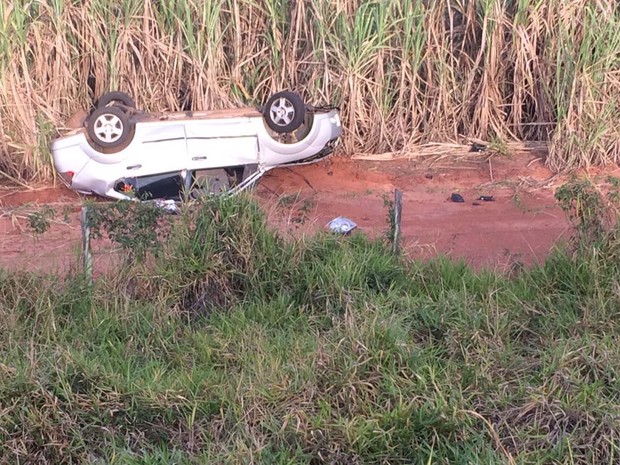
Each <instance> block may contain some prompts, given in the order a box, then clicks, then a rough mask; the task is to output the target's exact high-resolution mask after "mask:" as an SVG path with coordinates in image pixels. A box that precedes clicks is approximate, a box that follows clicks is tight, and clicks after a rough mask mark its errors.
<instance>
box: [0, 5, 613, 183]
mask: <svg viewBox="0 0 620 465" xmlns="http://www.w3.org/2000/svg"><path fill="white" fill-rule="evenodd" d="M615 5H616V2H614V1H612V0H600V1H596V2H592V1H587V0H550V1H547V2H541V1H534V0H519V1H514V2H513V1H511V2H507V1H504V0H475V1H468V2H463V1H455V0H450V1H445V2H427V1H423V0H398V1H392V2H381V1H370V0H364V1H362V0H334V1H327V0H321V1H317V2H303V1H298V2H288V1H283V0H261V1H258V0H223V1H221V2H204V1H198V0H180V1H167V0H166V1H153V0H147V1H143V0H139V1H138V0H123V1H122V2H117V1H112V0H89V1H86V2H73V1H65V0H46V1H42V2H30V1H26V0H5V1H3V2H2V4H1V5H0V104H1V106H0V141H1V142H0V149H1V150H2V154H3V156H2V158H0V171H2V173H4V175H8V176H11V177H14V178H18V179H23V180H28V179H39V178H45V177H49V176H50V174H51V166H50V163H49V153H48V151H47V148H46V147H47V144H48V142H49V139H50V137H51V136H53V135H54V133H55V130H56V128H59V127H61V126H62V124H63V122H64V121H66V120H67V119H68V117H69V116H70V115H71V114H72V113H73V112H75V111H76V110H78V109H79V108H83V107H88V106H89V105H90V104H91V103H92V101H93V100H94V99H95V98H96V97H98V96H99V95H101V94H102V93H103V92H105V91H107V90H110V89H121V90H125V91H127V92H129V93H131V94H132V95H133V96H135V98H136V99H137V102H138V104H139V105H140V106H142V107H144V108H146V109H157V110H163V109H170V110H177V109H181V108H193V109H196V108H201V109H204V108H221V107H232V106H236V105H240V104H246V103H256V102H261V101H264V100H265V99H266V97H267V96H268V94H269V93H271V92H273V91H276V90H279V89H282V88H292V89H295V90H297V91H299V92H301V93H303V94H304V95H305V97H306V98H307V99H308V100H309V101H310V102H311V103H324V102H332V103H335V104H338V105H341V106H342V109H343V113H344V122H345V128H346V132H345V135H344V139H343V140H344V148H345V150H347V151H349V152H352V151H356V150H364V151H384V150H398V149H401V148H403V147H406V146H407V145H408V144H412V143H420V142H425V141H446V140H459V139H460V140H462V139H463V138H465V137H477V138H483V139H485V138H486V139H490V138H493V137H496V138H504V139H509V138H516V139H526V140H532V139H533V140H541V139H542V140H549V141H550V144H551V145H550V152H551V153H550V157H549V160H548V162H549V165H550V166H551V167H552V168H554V169H557V170H559V169H563V168H567V167H571V166H576V165H584V164H590V163H611V162H617V161H618V157H619V153H620V152H619V147H618V140H619V138H618V131H620V129H618V128H620V124H618V123H619V122H620V121H619V118H620V117H619V116H618V115H619V114H620V112H619V111H618V109H619V108H620V105H619V102H618V99H619V97H618V95H620V92H619V91H620V87H619V86H620V83H619V80H618V70H619V69H620V67H619V62H620V58H619V57H620V27H619V24H620V12H619V11H618V8H617V7H616V6H615Z"/></svg>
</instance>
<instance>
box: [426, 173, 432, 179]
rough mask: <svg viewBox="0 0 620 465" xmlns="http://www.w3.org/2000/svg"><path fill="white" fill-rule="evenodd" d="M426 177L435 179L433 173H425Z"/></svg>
mask: <svg viewBox="0 0 620 465" xmlns="http://www.w3.org/2000/svg"><path fill="white" fill-rule="evenodd" d="M424 177H425V178H426V179H433V175H432V174H430V173H427V174H425V175H424Z"/></svg>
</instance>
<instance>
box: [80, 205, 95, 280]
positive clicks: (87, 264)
mask: <svg viewBox="0 0 620 465" xmlns="http://www.w3.org/2000/svg"><path fill="white" fill-rule="evenodd" d="M80 223H81V226H82V269H83V271H84V273H85V274H86V277H87V278H88V281H89V283H91V284H92V282H93V256H92V254H91V250H90V226H89V225H88V207H87V206H86V205H84V206H83V207H82V212H81V214H80Z"/></svg>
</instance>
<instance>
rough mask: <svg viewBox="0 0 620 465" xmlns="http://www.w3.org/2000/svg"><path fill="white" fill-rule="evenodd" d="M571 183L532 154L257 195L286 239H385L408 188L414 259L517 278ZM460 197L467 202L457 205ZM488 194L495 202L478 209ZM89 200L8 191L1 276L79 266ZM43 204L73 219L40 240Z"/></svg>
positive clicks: (551, 230) (281, 180) (554, 227)
mask: <svg viewBox="0 0 620 465" xmlns="http://www.w3.org/2000/svg"><path fill="white" fill-rule="evenodd" d="M608 174H609V173H608ZM562 181H563V180H562V179H561V178H560V177H558V176H552V173H551V172H549V170H547V169H546V168H545V167H544V166H543V164H542V162H541V161H540V159H539V158H536V156H535V155H532V154H530V155H525V154H522V155H514V156H511V157H500V156H495V157H493V158H492V159H491V162H490V163H489V162H488V161H486V160H485V159H483V158H478V159H477V160H472V159H470V160H469V161H466V162H459V163H458V164H454V165H452V166H447V165H446V164H445V163H443V166H440V165H439V163H436V164H433V163H429V162H414V161H411V160H407V159H395V160H392V161H380V162H372V161H356V160H352V159H350V158H332V159H330V160H326V161H321V162H319V163H316V164H312V165H306V166H299V167H294V168H279V169H275V170H273V171H272V172H270V173H268V174H266V175H265V176H264V177H263V178H262V179H261V180H260V181H259V184H258V186H257V188H256V190H255V195H256V196H257V198H258V199H259V201H260V203H261V205H262V206H263V207H264V209H265V211H266V212H267V213H268V217H269V219H270V222H271V223H272V224H273V225H274V227H276V228H278V229H279V230H280V231H281V232H282V233H284V234H289V233H290V234H294V235H297V236H299V235H300V234H306V233H312V232H314V231H317V230H322V229H324V228H325V224H326V223H327V222H328V221H329V220H331V219H333V218H335V217H337V216H345V217H347V218H350V219H351V220H353V221H355V222H356V223H357V224H358V226H359V228H358V229H359V231H361V232H363V233H366V234H369V235H371V236H378V235H381V234H383V233H384V232H385V231H386V229H387V228H388V223H387V212H388V207H387V206H386V205H385V204H384V197H385V196H388V198H390V199H391V198H392V197H393V192H394V189H399V190H401V191H402V192H403V215H402V231H403V245H404V251H405V253H407V255H408V256H409V257H411V258H428V257H431V256H434V255H437V254H445V255H448V256H450V257H453V258H455V259H464V260H465V261H467V262H468V263H469V264H471V265H473V266H475V267H476V268H481V267H484V268H494V269H499V270H503V271H510V270H511V269H513V268H514V267H515V266H521V265H522V264H523V265H531V264H533V263H540V262H541V261H542V260H544V258H545V257H546V256H547V255H548V253H549V251H550V250H551V248H552V247H553V245H554V243H556V242H557V241H559V240H562V239H563V238H567V237H568V234H569V231H570V230H569V225H568V223H567V221H566V218H565V215H564V213H563V212H562V211H561V210H560V209H559V208H558V206H557V205H556V202H555V199H554V192H555V188H556V187H557V186H558V185H561V183H562ZM453 192H456V193H459V194H461V195H462V196H463V197H464V199H465V202H464V203H454V202H451V201H449V200H448V198H449V197H450V195H451V194H452V193H453ZM480 195H492V196H494V199H495V200H494V201H492V202H483V201H479V200H476V199H477V198H478V197H479V196H480ZM81 201H82V199H81V198H80V196H78V195H77V194H75V193H73V192H71V191H69V190H68V189H66V188H65V187H63V186H57V187H49V186H48V187H45V186H44V187H41V188H37V189H34V190H32V191H24V190H17V189H11V188H8V187H5V188H0V268H7V269H30V270H45V271H56V270H57V271H60V270H67V269H68V268H72V267H75V266H77V265H76V264H77V263H78V261H77V258H78V254H79V244H80V225H79V218H78V217H79V215H78V212H79V209H80V204H81ZM43 204H52V205H53V206H54V207H55V209H56V210H57V211H63V212H64V213H63V214H62V215H60V216H63V218H58V216H57V217H56V219H55V222H54V223H53V224H52V227H51V228H50V230H49V231H48V232H46V233H44V234H43V235H42V236H41V237H39V238H37V239H35V238H33V235H32V233H31V232H30V230H29V228H28V221H27V216H28V214H29V213H32V212H34V211H38V210H40V208H41V206H42V205H43ZM65 216H66V218H65ZM111 251H112V247H111V246H109V245H105V246H98V247H95V269H97V267H98V266H99V264H100V263H101V264H103V263H106V262H109V259H110V254H111Z"/></svg>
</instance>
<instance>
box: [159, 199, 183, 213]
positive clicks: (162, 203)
mask: <svg viewBox="0 0 620 465" xmlns="http://www.w3.org/2000/svg"><path fill="white" fill-rule="evenodd" d="M155 205H156V206H157V207H158V208H163V209H164V210H166V211H167V212H168V213H178V212H179V207H178V206H177V204H176V202H175V201H174V200H169V199H157V200H155Z"/></svg>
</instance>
